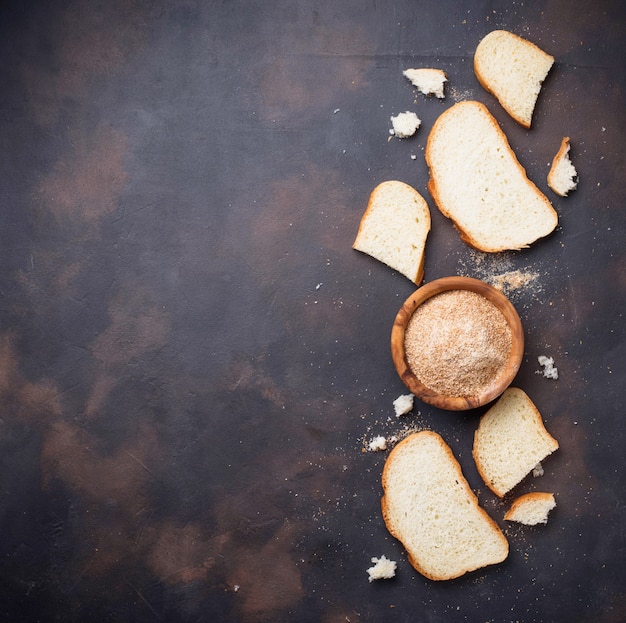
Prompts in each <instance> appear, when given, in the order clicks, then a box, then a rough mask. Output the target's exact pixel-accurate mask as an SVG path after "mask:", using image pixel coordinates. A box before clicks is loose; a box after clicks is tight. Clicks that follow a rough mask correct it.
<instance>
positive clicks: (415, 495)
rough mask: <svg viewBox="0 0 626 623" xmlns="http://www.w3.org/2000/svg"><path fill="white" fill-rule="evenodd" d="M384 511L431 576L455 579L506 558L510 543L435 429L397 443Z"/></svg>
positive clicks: (385, 479) (415, 562) (385, 481)
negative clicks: (485, 508) (481, 503)
mask: <svg viewBox="0 0 626 623" xmlns="http://www.w3.org/2000/svg"><path fill="white" fill-rule="evenodd" d="M382 486H383V491H384V496H383V498H382V500H381V507H382V514H383V518H384V521H385V524H386V526H387V529H388V530H389V532H390V533H391V534H392V535H393V536H394V537H395V538H397V539H398V540H399V541H400V542H401V543H402V544H403V545H404V547H405V548H406V551H407V554H408V560H409V562H410V563H411V565H412V566H413V567H414V568H415V569H416V570H417V571H418V572H419V573H421V574H422V575H424V576H425V577H427V578H429V579H431V580H450V579H453V578H457V577H459V576H461V575H464V574H466V573H468V572H471V571H474V570H476V569H480V568H482V567H486V566H488V565H494V564H498V563H500V562H502V561H503V560H505V559H506V558H507V556H508V553H509V544H508V541H507V539H506V537H505V536H504V534H503V533H502V531H501V530H500V528H499V527H498V525H497V524H496V522H495V521H494V520H493V519H492V518H491V517H490V516H489V515H488V514H487V512H486V511H485V510H484V509H483V508H482V507H481V506H479V504H478V499H477V497H476V495H475V494H474V492H473V491H472V489H471V488H470V486H469V484H468V482H467V480H466V479H465V477H464V476H463V473H462V471H461V467H460V465H459V463H458V461H457V460H456V458H455V457H454V454H453V453H452V450H451V449H450V447H449V446H448V445H447V444H446V442H445V441H444V440H443V439H442V437H441V436H440V435H438V434H437V433H435V432H433V431H421V432H418V433H413V434H412V435H409V436H408V437H406V438H405V439H403V440H402V441H401V442H400V443H399V444H397V445H396V446H395V447H394V449H393V450H392V451H391V453H390V454H389V456H388V457H387V461H386V463H385V467H384V469H383V476H382Z"/></svg>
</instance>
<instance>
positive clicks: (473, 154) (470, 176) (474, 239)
mask: <svg viewBox="0 0 626 623" xmlns="http://www.w3.org/2000/svg"><path fill="white" fill-rule="evenodd" d="M426 162H427V164H428V166H429V169H430V180H429V182H428V190H429V191H430V194H431V195H432V197H433V199H434V200H435V203H436V204H437V207H438V208H439V210H440V211H441V212H442V213H443V214H444V215H445V216H447V217H448V218H450V219H451V220H452V221H453V222H454V225H455V227H456V228H457V229H458V231H459V233H460V234H461V238H462V239H463V240H464V241H465V242H467V243H468V244H469V245H471V246H472V247H475V248H476V249H479V250H480V251H485V252H491V253H493V252H497V251H505V250H518V249H522V248H525V247H528V246H529V245H531V244H532V243H533V242H535V241H536V240H538V239H539V238H543V237H544V236H547V235H548V234H550V233H551V232H552V231H554V229H555V228H556V226H557V224H558V215H557V213H556V211H555V210H554V208H553V207H552V204H551V203H550V201H549V200H548V198H547V197H546V196H545V195H544V194H543V193H542V192H541V191H540V190H539V188H537V186H535V184H534V183H533V182H532V181H531V180H529V179H528V177H527V175H526V171H525V170H524V167H522V165H521V164H520V162H519V161H518V159H517V157H516V156H515V154H514V153H513V150H512V149H511V147H510V145H509V142H508V140H507V137H506V135H505V134H504V132H503V131H502V130H501V129H500V126H499V125H498V122H497V121H496V120H495V118H494V117H493V116H492V115H491V113H490V112H489V110H488V109H487V107H486V106H484V105H483V104H481V103H480V102H476V101H471V100H470V101H464V102H459V103H457V104H455V105H454V106H452V107H451V108H448V110H446V111H445V112H444V113H442V114H441V115H440V116H439V118H438V119H437V121H436V122H435V124H434V126H433V128H432V130H431V131H430V134H429V136H428V141H427V144H426Z"/></svg>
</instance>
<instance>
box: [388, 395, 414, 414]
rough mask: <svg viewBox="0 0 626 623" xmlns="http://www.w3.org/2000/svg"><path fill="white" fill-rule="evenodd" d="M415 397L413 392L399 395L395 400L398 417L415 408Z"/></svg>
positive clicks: (394, 406)
mask: <svg viewBox="0 0 626 623" xmlns="http://www.w3.org/2000/svg"><path fill="white" fill-rule="evenodd" d="M413 398H415V396H413V394H404V395H403V396H398V397H397V398H396V399H395V400H394V401H393V408H394V410H395V412H396V417H400V416H401V415H406V414H407V413H408V412H409V411H410V410H411V409H412V408H413Z"/></svg>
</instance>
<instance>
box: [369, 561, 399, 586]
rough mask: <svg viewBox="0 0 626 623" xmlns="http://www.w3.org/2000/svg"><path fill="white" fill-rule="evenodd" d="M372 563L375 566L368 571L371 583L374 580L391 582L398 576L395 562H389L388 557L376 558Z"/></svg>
mask: <svg viewBox="0 0 626 623" xmlns="http://www.w3.org/2000/svg"><path fill="white" fill-rule="evenodd" d="M372 562H373V563H374V566H373V567H370V568H369V569H368V570H367V575H368V576H369V578H368V579H369V581H370V582H373V581H374V580H389V579H391V578H393V577H394V576H395V575H396V563H395V561H393V560H389V558H387V557H386V556H384V555H383V556H381V557H380V558H376V557H374V558H372Z"/></svg>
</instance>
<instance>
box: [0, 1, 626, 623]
mask: <svg viewBox="0 0 626 623" xmlns="http://www.w3.org/2000/svg"><path fill="white" fill-rule="evenodd" d="M625 16H626V11H625V10H624V4H623V3H621V2H618V1H617V0H613V1H608V0H604V1H603V0H585V1H583V2H578V3H571V2H566V1H565V0H544V1H537V2H503V1H494V2H486V1H480V2H479V1H473V0H472V1H471V2H470V1H469V0H467V1H464V2H454V1H452V0H436V1H410V0H396V1H393V2H379V1H376V0H370V1H367V2H357V1H356V0H348V1H331V0H322V1H319V2H304V1H302V0H284V1H277V2H270V1H268V2H251V1H245V0H232V1H229V0H223V1H220V2H218V1H211V0H206V1H204V2H203V1H200V0H197V1H192V0H188V1H185V0H181V1H174V0H160V1H159V0H154V1H151V2H149V1H139V0H137V1H133V0H111V1H109V2H91V1H88V0H60V1H40V2H22V1H20V2H18V1H16V0H13V1H5V2H3V3H2V5H1V8H0V58H1V59H2V63H1V66H0V182H1V183H0V202H1V203H0V261H1V270H0V312H1V315H0V323H1V324H0V405H1V406H0V538H1V540H0V618H1V619H2V620H6V621H12V622H13V621H15V622H18V621H20V622H21V621H42V622H47V621H59V622H61V621H63V622H64V621H68V622H74V621H76V622H78V621H95V622H99V621H124V622H129V621H141V622H143V621H167V622H171V623H174V622H177V621H181V622H183V621H184V622H190V621H225V622H231V621H232V622H234V621H241V622H242V623H247V622H253V621H254V622H256V621H272V622H283V621H284V622H287V621H289V622H291V621H306V622H309V621H310V622H323V623H331V622H332V623H345V622H351V623H356V622H365V621H372V622H374V621H376V622H378V621H407V622H408V621H420V622H439V621H444V620H445V621H449V622H456V621H459V622H460V621H469V622H477V623H484V622H487V621H490V622H491V621H493V622H506V621H523V622H524V623H530V622H550V621H551V622H557V621H567V622H572V621H586V622H587V621H599V622H603V623H609V622H615V623H617V622H619V621H624V620H625V618H626V617H625V612H626V597H625V592H624V586H625V585H626V578H625V571H624V569H625V566H624V565H625V554H624V552H625V551H626V549H625V547H626V543H625V540H624V501H625V500H624V484H625V483H624V471H623V468H624V459H623V451H624V432H623V430H624V429H623V424H622V422H623V416H624V393H625V392H624V379H625V377H626V367H625V364H624V346H625V336H624V318H623V309H624V303H625V302H626V296H625V292H626V272H625V271H626V266H625V261H624V259H625V252H624V248H625V245H624V240H625V238H624V232H625V222H626V216H625V213H624V190H623V188H624V173H625V159H624V149H623V141H624V129H625V122H626V116H625V114H624V91H625V87H626V81H625V78H624V75H625V64H624V58H625V53H626V49H625V44H624V43H625V39H626V37H625V35H626V17H625ZM494 28H505V29H508V30H511V31H513V32H515V33H517V34H520V35H522V36H525V37H527V38H529V39H530V40H532V41H533V42H535V43H537V44H538V45H540V46H541V47H542V48H543V49H545V50H546V51H548V52H549V53H551V54H553V55H554V56H555V58H556V64H555V66H554V67H553V69H552V71H551V72H550V75H549V77H548V79H547V80H546V82H545V84H544V87H543V90H542V93H541V95H540V99H539V102H538V105H537V108H536V111H535V116H534V121H533V127H532V129H531V130H530V131H527V130H524V129H523V128H521V127H520V126H517V125H515V123H513V122H512V121H511V120H510V119H509V118H508V117H507V116H506V114H505V113H504V112H503V110H502V109H501V108H500V107H499V105H498V104H497V102H496V101H495V100H494V99H493V98H492V97H491V96H489V95H488V94H487V93H485V92H484V91H483V90H482V89H481V88H480V87H479V86H478V83H477V81H476V79H475V77H474V75H473V71H472V57H473V52H474V49H475V47H476V44H477V43H478V41H479V40H480V38H481V37H482V36H484V35H485V34H486V33H487V32H489V31H490V30H492V29H494ZM410 66H413V67H419V66H435V67H440V68H442V69H444V70H446V71H447V72H448V75H449V83H448V85H447V97H446V99H445V100H443V101H438V100H433V99H428V98H426V97H424V96H422V95H421V94H417V93H416V92H415V90H414V89H413V88H412V87H411V85H410V84H409V83H408V81H407V80H406V79H404V78H403V76H402V73H401V72H402V70H403V69H405V68H407V67H410ZM471 98H474V99H478V100H480V101H482V102H484V103H486V104H487V106H488V107H489V108H490V110H491V111H492V112H493V114H494V115H495V116H496V117H497V119H498V121H499V122H500V123H501V125H502V127H503V129H504V130H505V132H506V133H507V135H508V137H509V140H510V142H511V145H512V147H513V149H514V150H515V152H516V153H517V155H518V157H519V159H520V161H521V162H522V164H523V165H524V166H525V167H526V168H527V170H528V173H529V175H530V177H531V178H532V179H533V180H534V181H535V182H536V183H537V184H538V186H539V187H540V188H541V189H542V190H543V191H544V192H546V193H547V194H548V196H549V197H550V199H551V200H552V201H553V203H554V206H555V208H556V209H557V211H558V212H559V216H560V225H559V228H558V229H557V231H556V232H555V233H554V234H553V235H552V236H550V237H549V238H548V239H545V240H542V241H540V242H538V243H537V244H535V245H533V247H532V248H530V249H528V250H526V251H523V252H519V253H507V254H501V255H498V256H496V257H485V256H483V255H482V254H478V253H475V252H472V251H471V250H470V249H469V248H468V247H466V246H465V245H464V244H463V243H462V242H461V241H460V240H459V238H458V236H457V235H456V233H455V232H454V229H453V228H452V226H451V224H450V222H449V221H447V220H446V219H444V218H443V217H442V215H441V214H440V213H439V212H438V211H437V210H436V209H435V207H434V205H433V203H432V200H431V198H430V196H429V195H428V193H427V190H426V184H427V179H428V174H427V170H426V166H425V163H424V160H423V149H424V145H425V142H426V138H427V136H428V131H429V128H430V127H431V126H432V123H433V122H434V120H435V119H436V117H437V116H438V115H439V114H440V113H441V112H442V111H443V110H444V109H445V108H447V107H449V106H450V105H452V104H453V103H454V102H455V101H459V100H462V99H471ZM404 110H415V111H416V112H417V113H418V114H419V116H420V117H421V119H422V122H423V124H422V127H421V128H420V130H419V131H418V133H417V135H416V136H415V137H414V138H412V139H410V140H404V141H399V140H398V139H392V140H390V137H389V134H388V130H389V127H390V121H389V117H390V116H391V115H392V114H397V113H398V112H402V111H404ZM564 135H569V136H570V137H571V140H572V160H573V162H574V164H575V166H576V167H577V169H578V171H579V174H580V184H579V188H578V190H576V191H575V192H574V193H572V194H571V196H570V197H568V198H566V199H562V198H559V197H557V196H556V195H554V194H553V193H551V191H549V190H548V188H547V185H546V174H547V171H548V166H549V162H550V161H551V159H552V156H553V155H554V153H555V152H556V150H557V148H558V145H559V142H560V139H561V137H562V136H564ZM411 155H414V156H415V159H412V158H411ZM386 179H401V180H403V181H405V182H408V183H410V184H412V185H413V186H414V187H415V188H416V189H418V190H419V191H420V192H421V193H423V194H424V196H425V197H426V198H427V200H428V202H429V204H430V206H431V209H432V219H433V229H432V232H431V235H430V237H429V240H428V246H427V258H426V274H425V279H426V281H430V280H432V279H435V278H437V277H441V276H446V275H452V274H464V275H469V276H475V277H478V278H483V279H487V280H490V279H493V278H494V277H497V276H498V275H501V274H502V273H504V272H506V271H509V270H516V269H520V270H524V271H527V272H531V273H532V274H533V275H534V280H533V281H532V282H531V283H530V284H528V285H527V286H525V287H522V288H517V289H513V290H511V291H510V292H509V295H510V298H511V300H512V301H513V303H514V304H515V305H516V307H517V309H518V311H519V313H520V316H521V317H522V320H523V322H524V327H525V332H526V353H525V358H524V362H523V364H522V368H521V370H520V373H519V376H518V378H517V380H516V382H515V383H516V385H518V386H520V387H522V388H523V389H525V390H526V391H527V392H528V393H529V395H530V396H531V398H532V399H533V400H534V401H535V403H536V404H537V406H538V407H539V409H540V410H541V412H542V414H543V415H544V419H545V421H546V425H547V427H548V429H549V430H550V432H551V433H552V434H553V435H554V436H555V437H557V439H558V440H559V442H560V444H561V448H560V449H559V451H558V452H557V453H556V454H555V455H553V456H552V457H551V458H549V459H548V460H546V461H545V462H544V467H545V475H544V476H543V477H542V478H541V479H532V478H531V479H530V480H527V481H525V482H524V483H523V484H522V485H520V487H519V488H518V489H517V490H516V493H521V492H526V491H530V490H548V491H553V492H554V493H555V495H556V498H557V503H558V506H557V508H556V509H555V510H554V511H553V513H552V514H551V516H550V521H549V523H548V525H547V526H541V527H537V528H524V527H519V526H517V527H516V526H515V525H504V522H503V521H502V516H503V514H504V511H505V510H506V508H508V504H509V502H510V499H511V498H510V497H508V498H507V499H505V500H504V501H499V500H497V499H495V497H494V496H493V495H491V494H490V492H489V491H488V490H486V487H485V486H484V485H483V484H482V482H481V481H480V479H479V477H478V475H477V473H476V470H475V467H474V464H473V461H472V458H471V440H472V435H473V431H474V429H475V427H476V423H477V418H478V416H479V415H480V413H476V412H471V413H463V414H459V413H448V412H443V411H438V410H436V409H433V408H430V407H427V406H425V405H421V404H416V408H415V410H414V412H413V414H412V415H410V416H407V417H405V418H402V419H401V420H397V419H396V418H395V416H394V415H393V407H392V404H391V403H392V401H393V400H394V399H395V398H396V397H397V396H398V395H400V394H401V393H405V389H404V387H403V386H402V385H401V383H400V381H399V379H398V377H397V375H396V374H395V372H394V370H393V365H392V362H391V356H390V352H389V335H390V331H391V325H392V322H393V318H394V317H395V314H396V312H397V310H398V308H399V307H400V305H401V303H402V302H403V301H404V299H405V298H406V297H407V296H408V295H409V294H410V293H411V292H412V291H413V289H414V287H413V285H412V284H411V283H410V282H408V280H406V279H405V278H404V277H402V276H401V275H398V274H396V273H394V272H393V271H391V270H390V269H388V268H387V267H385V266H384V265H382V264H379V263H377V262H376V261H374V260H372V259H371V258H369V257H367V256H364V255H362V254H359V253H357V252H355V251H353V250H352V249H351V244H352V242H353V239H354V235H355V233H356V229H357V226H358V222H359V219H360V217H361V214H362V212H363V210H364V208H365V205H366V203H367V198H368V196H369V193H370V192H371V190H372V189H373V187H374V186H375V185H376V184H378V183H379V182H381V181H384V180H386ZM541 354H546V355H551V356H553V357H554V359H555V363H556V365H557V367H558V369H559V373H560V378H559V380H558V381H556V382H555V381H552V380H547V379H544V378H542V377H541V376H540V375H538V374H536V371H537V370H538V368H539V366H538V364H537V356H538V355H541ZM412 427H417V428H420V427H422V428H431V429H433V430H436V431H438V432H440V433H441V434H442V435H443V436H444V437H445V439H446V440H447V441H448V443H449V444H450V445H451V446H452V448H453V450H454V452H455V454H456V455H457V457H458V458H459V460H460V462H461V464H462V466H463V470H464V472H465V474H466V476H467V478H468V480H469V481H470V484H471V485H472V487H473V488H474V489H475V490H476V491H477V493H478V494H479V498H480V501H481V503H482V504H483V505H484V506H485V508H486V509H487V510H488V511H489V512H490V514H491V515H492V516H493V517H494V518H495V519H496V520H497V521H498V522H499V523H500V525H501V526H502V527H503V529H504V531H505V533H506V534H507V536H508V538H509V541H510V545H511V553H510V556H509V558H508V559H507V560H506V561H505V562H504V563H503V564H501V565H499V566H497V567H491V568H487V569H483V570H480V571H477V572H475V573H472V574H470V575H467V576H465V577H463V578H460V579H458V580H455V581H451V582H444V583H434V582H431V581H429V580H426V579H425V578H423V577H421V576H420V575H419V574H417V573H416V572H415V571H413V569H412V568H411V567H410V565H409V564H408V562H407V560H406V556H405V553H404V551H403V549H402V546H401V545H400V544H399V543H398V542H397V541H395V540H394V539H393V538H391V537H390V536H389V534H388V533H387V531H386V529H385V526H384V524H383V521H382V518H381V515H380V510H379V499H380V494H381V490H380V473H381V469H382V466H383V463H384V460H385V455H386V453H373V452H364V451H363V448H364V447H365V446H366V444H367V442H368V440H369V439H371V438H372V436H374V435H378V434H383V435H387V436H389V435H392V434H397V435H401V434H403V433H404V432H405V431H406V430H407V429H410V428H412ZM381 554H385V555H386V556H387V557H390V558H392V559H394V560H396V561H397V562H398V573H397V577H396V578H395V579H394V580H392V581H385V582H378V583H372V584H370V583H369V582H368V580H367V574H366V569H367V568H368V567H369V566H370V558H371V557H372V556H380V555H381Z"/></svg>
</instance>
